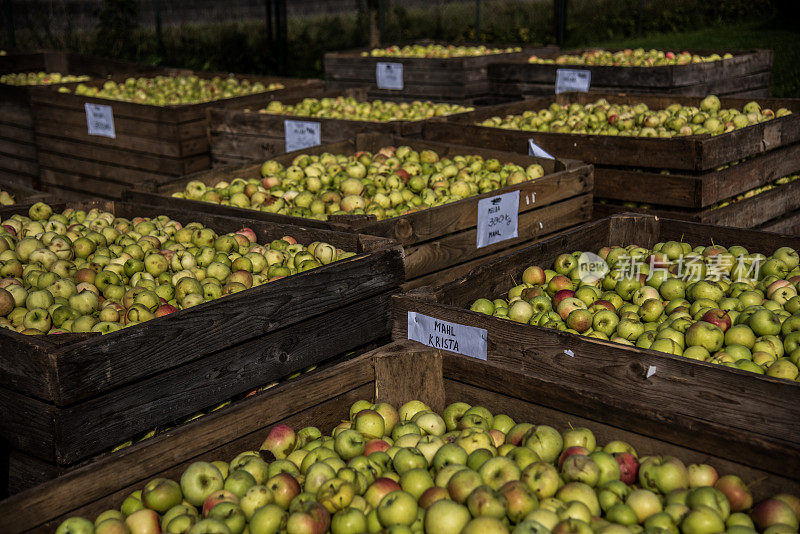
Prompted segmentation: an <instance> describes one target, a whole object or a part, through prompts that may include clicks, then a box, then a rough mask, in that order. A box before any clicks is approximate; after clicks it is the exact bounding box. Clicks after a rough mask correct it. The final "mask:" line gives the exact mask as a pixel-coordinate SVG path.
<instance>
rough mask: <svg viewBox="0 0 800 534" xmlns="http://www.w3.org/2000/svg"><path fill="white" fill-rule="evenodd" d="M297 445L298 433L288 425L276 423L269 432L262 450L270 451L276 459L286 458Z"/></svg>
mask: <svg viewBox="0 0 800 534" xmlns="http://www.w3.org/2000/svg"><path fill="white" fill-rule="evenodd" d="M296 445H297V435H296V434H295V432H294V430H293V429H292V428H291V427H290V426H288V425H275V426H274V427H272V428H271V429H270V431H269V434H267V438H266V439H265V440H264V443H262V444H261V450H262V451H267V452H269V453H270V454H271V455H272V456H273V457H274V458H275V459H283V458H286V457H287V456H288V455H289V454H290V453H291V452H292V451H293V450H294V448H295V446H296Z"/></svg>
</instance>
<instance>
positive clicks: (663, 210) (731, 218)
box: [592, 161, 800, 228]
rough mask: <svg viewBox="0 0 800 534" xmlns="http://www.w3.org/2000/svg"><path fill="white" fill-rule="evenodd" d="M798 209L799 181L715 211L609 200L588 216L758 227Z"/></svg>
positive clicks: (799, 166) (799, 198)
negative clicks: (643, 216) (649, 217)
mask: <svg viewBox="0 0 800 534" xmlns="http://www.w3.org/2000/svg"><path fill="white" fill-rule="evenodd" d="M795 166H796V167H797V168H798V169H800V161H798V162H796V163H795ZM798 209H800V180H796V181H794V182H790V183H788V184H784V185H780V186H777V187H775V188H774V189H770V190H769V191H765V192H763V193H760V194H757V195H754V196H752V197H750V198H745V199H742V200H737V201H736V202H731V203H730V204H728V205H726V206H722V207H719V208H715V209H712V208H702V209H699V210H687V209H681V208H678V209H670V208H667V207H663V206H652V207H630V206H625V205H623V204H620V203H615V202H613V201H608V202H605V203H602V202H597V201H595V204H594V208H593V213H592V215H593V217H595V218H598V219H599V218H602V217H606V216H608V215H611V214H613V213H625V212H635V213H643V214H649V215H656V216H659V217H668V218H671V219H681V220H686V221H692V222H699V223H704V224H713V225H716V226H733V227H737V228H758V227H759V226H761V225H762V224H766V223H768V222H769V221H771V220H772V219H775V218H778V217H781V216H783V215H786V214H789V213H792V212H794V211H797V210H798Z"/></svg>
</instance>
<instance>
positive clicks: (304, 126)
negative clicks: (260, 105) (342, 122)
mask: <svg viewBox="0 0 800 534" xmlns="http://www.w3.org/2000/svg"><path fill="white" fill-rule="evenodd" d="M283 131H284V136H285V138H286V152H292V151H294V150H302V149H304V148H309V147H312V146H319V145H320V144H322V141H321V138H322V134H321V128H320V124H319V123H318V122H308V121H288V120H287V121H283Z"/></svg>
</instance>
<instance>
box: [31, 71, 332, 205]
mask: <svg viewBox="0 0 800 534" xmlns="http://www.w3.org/2000/svg"><path fill="white" fill-rule="evenodd" d="M160 74H164V75H186V74H195V75H197V76H199V77H202V78H212V77H213V76H215V75H217V74H215V73H193V72H192V71H185V70H175V69H168V70H165V71H163V72H161V73H160ZM220 76H226V75H220ZM239 78H240V79H247V80H250V81H252V82H256V81H259V82H262V83H264V85H265V86H266V85H268V84H270V83H281V84H283V85H284V89H281V90H276V91H268V92H263V93H258V94H252V95H245V96H239V97H234V98H228V99H222V100H215V101H210V102H203V103H198V104H183V105H174V106H154V105H148V104H136V103H131V102H122V101H116V100H110V99H104V98H95V97H85V96H80V95H76V94H64V93H59V92H57V91H53V90H49V89H46V88H36V89H34V90H32V91H31V102H32V108H33V119H34V129H35V132H36V143H37V145H38V148H39V153H40V156H39V159H40V162H41V167H42V171H41V174H42V184H43V186H44V187H45V189H47V190H50V191H59V192H64V194H66V195H71V196H84V197H102V198H105V199H112V200H114V199H116V200H118V199H120V198H121V197H122V192H123V191H124V189H125V188H127V187H130V186H131V185H134V184H136V183H139V182H140V181H141V180H142V179H143V177H142V176H141V175H142V173H145V174H147V175H149V176H150V178H156V179H157V178H159V177H160V178H166V177H176V176H181V175H184V174H188V173H192V172H197V171H200V170H203V169H208V168H210V166H211V157H210V151H209V139H208V131H207V130H208V118H207V115H206V112H207V110H208V109H210V108H216V107H220V108H226V107H233V108H236V107H247V106H260V105H266V103H267V102H268V101H270V100H272V99H273V98H279V97H287V96H293V95H298V94H314V93H318V92H320V91H321V90H322V82H321V81H318V80H301V79H293V78H275V77H261V76H249V75H247V76H239ZM114 79H115V80H117V81H121V80H123V79H124V77H119V78H114ZM98 83H102V82H89V83H87V84H86V85H90V86H91V85H97V84H98ZM85 103H94V104H101V105H104V106H110V107H111V108H112V114H113V117H114V129H115V137H114V138H108V137H103V136H97V135H89V134H88V132H87V128H86V112H85V109H84V104H85ZM62 117H63V120H62ZM98 167H103V168H107V169H108V168H110V169H111V172H104V173H103V175H102V176H101V177H100V178H101V181H102V182H103V183H102V184H98V181H97V178H98Z"/></svg>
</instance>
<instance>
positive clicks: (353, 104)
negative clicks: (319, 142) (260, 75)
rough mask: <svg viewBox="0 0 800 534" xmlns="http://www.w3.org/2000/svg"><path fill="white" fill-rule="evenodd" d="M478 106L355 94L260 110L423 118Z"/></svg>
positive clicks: (380, 118)
mask: <svg viewBox="0 0 800 534" xmlns="http://www.w3.org/2000/svg"><path fill="white" fill-rule="evenodd" d="M474 109H475V108H471V107H465V106H459V105H458V104H439V103H435V102H431V101H425V102H422V101H419V100H415V101H413V102H391V101H383V100H372V101H368V102H361V101H359V100H357V99H355V98H353V97H344V96H339V97H335V98H321V99H318V98H305V99H303V100H302V101H301V102H298V103H297V104H284V103H282V102H279V101H277V100H275V101H273V102H270V103H269V104H268V105H267V107H266V108H265V109H262V110H259V113H274V114H278V115H294V116H298V117H317V118H323V119H346V120H355V121H370V122H392V121H420V120H424V119H430V118H432V117H443V116H445V115H453V114H455V113H466V112H467V111H473V110H474Z"/></svg>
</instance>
